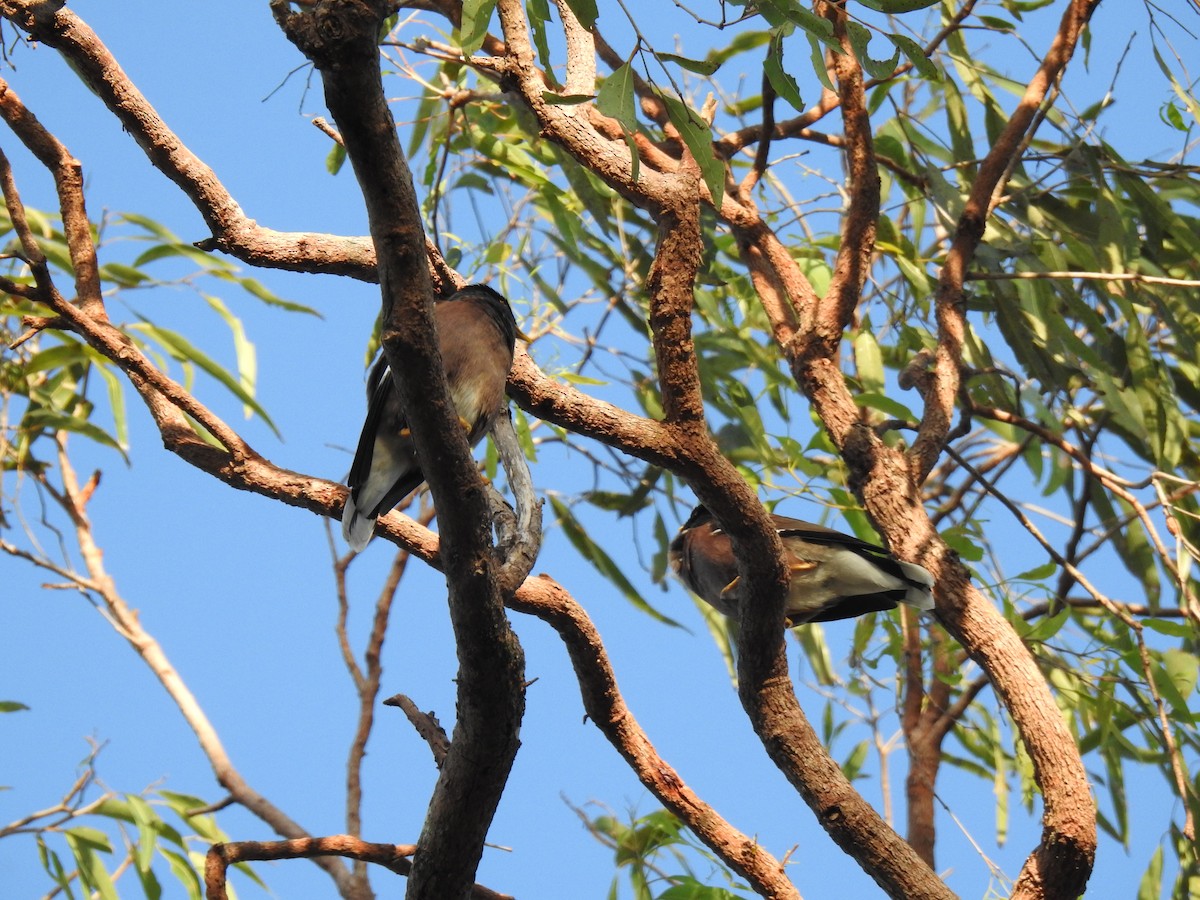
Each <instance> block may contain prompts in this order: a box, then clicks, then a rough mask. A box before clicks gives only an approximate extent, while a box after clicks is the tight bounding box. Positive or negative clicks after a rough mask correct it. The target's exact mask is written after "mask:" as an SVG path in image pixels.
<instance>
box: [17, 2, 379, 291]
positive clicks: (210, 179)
mask: <svg viewBox="0 0 1200 900" xmlns="http://www.w3.org/2000/svg"><path fill="white" fill-rule="evenodd" d="M0 15H2V16H4V17H5V18H7V19H9V20H10V21H12V22H13V23H14V24H16V25H17V26H19V27H20V28H22V29H24V30H25V31H26V32H28V34H29V36H30V38H32V39H33V40H36V41H39V42H41V43H44V44H47V45H48V46H50V47H53V48H54V49H55V50H57V51H58V52H60V53H61V54H62V55H63V56H64V57H65V58H66V59H67V60H68V61H69V62H70V63H71V66H72V67H73V68H74V69H75V71H76V72H77V73H79V76H80V77H81V78H82V79H83V81H84V83H85V84H86V85H87V86H88V87H89V88H91V90H92V92H93V93H95V94H96V95H97V96H98V97H99V98H100V99H101V101H103V103H104V105H105V106H106V107H108V109H109V110H110V111H111V112H112V114H113V115H114V116H116V117H117V119H118V120H119V121H120V122H121V125H122V127H124V129H125V131H127V132H128V133H129V135H130V136H131V137H132V138H133V139H134V140H135V141H136V142H137V144H138V146H139V147H141V148H142V151H143V152H144V153H145V154H146V156H147V157H148V158H149V160H150V163H151V165H153V166H154V167H155V168H156V169H158V170H159V171H160V172H162V173H163V174H164V175H166V176H167V177H168V178H169V179H171V181H173V182H175V184H176V185H178V186H179V189H180V190H181V191H183V193H184V195H185V196H186V197H188V199H190V200H191V201H192V203H193V204H194V205H195V207H196V209H197V210H198V211H199V213H200V215H201V216H202V217H203V218H204V221H205V224H207V225H208V227H209V228H210V229H211V230H212V237H211V238H209V239H207V240H205V241H201V242H200V243H199V244H198V246H199V247H200V248H201V249H203V250H222V251H224V252H226V253H228V254H230V255H231V256H234V257H236V258H238V259H240V260H242V261H243V262H246V263H249V264H251V265H255V266H262V267H266V268H274V269H286V270H288V271H303V272H324V273H328V274H332V275H348V276H350V277H352V278H357V279H360V280H362V281H372V280H374V279H375V277H376V276H375V253H374V249H373V247H372V245H371V241H370V239H369V238H365V237H335V236H332V235H328V234H317V233H312V232H284V231H275V230H273V229H270V228H263V227H262V226H260V225H259V224H258V223H257V222H255V221H254V219H252V218H250V217H248V216H247V215H246V214H245V212H244V211H243V210H242V208H241V206H239V205H238V203H237V202H236V201H235V200H234V199H233V196H232V195H231V194H230V193H229V191H228V190H226V189H225V186H224V185H223V184H222V183H221V180H220V179H219V178H218V177H217V174H216V173H215V172H214V171H213V170H212V169H211V168H210V167H209V166H208V165H206V164H205V163H204V162H203V161H202V160H201V159H200V158H199V157H197V156H196V155H195V154H194V153H192V151H191V150H189V149H188V147H187V145H185V144H184V143H183V141H182V140H181V139H180V138H179V136H178V135H176V134H175V133H174V132H173V131H172V130H171V129H170V128H168V127H167V124H166V123H165V122H164V121H163V120H162V119H161V118H160V117H159V115H158V113H157V112H156V111H155V109H154V107H153V106H151V105H150V103H149V102H148V101H147V100H146V98H145V96H143V95H142V93H141V92H140V91H139V90H138V89H137V87H136V86H135V85H134V84H133V82H132V81H130V80H129V77H128V76H127V75H126V74H125V72H124V71H123V70H122V69H121V66H120V64H119V63H118V62H117V60H116V59H115V58H114V57H113V55H112V54H111V53H110V52H109V50H108V48H107V47H106V46H105V45H104V42H103V41H101V40H100V38H99V37H98V36H97V35H96V33H95V32H94V31H92V29H91V28H90V27H89V26H88V25H87V23H86V22H84V21H83V20H82V19H80V18H79V17H78V16H77V15H76V14H75V13H74V12H73V11H72V10H71V9H69V8H67V7H66V6H64V5H63V4H62V3H55V2H47V0H0Z"/></svg>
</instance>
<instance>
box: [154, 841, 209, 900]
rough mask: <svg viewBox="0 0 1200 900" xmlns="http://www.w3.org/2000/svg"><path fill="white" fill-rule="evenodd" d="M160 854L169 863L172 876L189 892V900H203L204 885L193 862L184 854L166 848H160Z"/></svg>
mask: <svg viewBox="0 0 1200 900" xmlns="http://www.w3.org/2000/svg"><path fill="white" fill-rule="evenodd" d="M158 852H159V853H160V854H162V857H163V859H165V860H166V861H167V865H169V866H170V867H171V874H172V875H174V876H175V878H176V880H177V881H178V882H179V883H180V884H182V885H183V886H184V888H185V889H186V890H187V895H188V900H203V897H204V885H203V884H202V883H201V881H200V876H199V875H198V874H197V873H196V869H195V868H194V867H193V866H192V864H191V861H190V860H189V859H188V858H187V857H186V856H184V855H183V854H181V853H176V852H175V851H174V850H167V849H166V848H164V847H159V848H158Z"/></svg>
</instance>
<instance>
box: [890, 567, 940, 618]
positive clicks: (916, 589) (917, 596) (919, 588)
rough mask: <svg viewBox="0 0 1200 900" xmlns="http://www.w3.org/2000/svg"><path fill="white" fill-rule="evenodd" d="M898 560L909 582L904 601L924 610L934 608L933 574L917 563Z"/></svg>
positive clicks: (905, 578)
mask: <svg viewBox="0 0 1200 900" xmlns="http://www.w3.org/2000/svg"><path fill="white" fill-rule="evenodd" d="M897 562H899V563H900V569H901V570H902V571H903V572H904V580H905V581H907V582H908V591H907V592H906V593H905V595H904V601H903V602H904V603H907V604H908V605H909V606H912V607H914V608H916V609H919V610H921V611H923V612H928V611H929V610H931V609H933V576H932V575H930V574H929V570H928V569H925V568H923V567H922V566H918V565H917V564H916V563H910V562H904V561H902V560H897Z"/></svg>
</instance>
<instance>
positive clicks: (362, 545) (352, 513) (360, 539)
mask: <svg viewBox="0 0 1200 900" xmlns="http://www.w3.org/2000/svg"><path fill="white" fill-rule="evenodd" d="M374 533H375V520H374V519H373V518H371V517H368V516H366V515H364V514H363V513H361V512H360V511H359V509H358V506H357V504H355V502H354V494H353V492H351V493H349V494H347V495H346V506H345V508H344V509H343V510H342V537H344V538H345V539H346V543H347V544H349V545H350V549H351V550H353V551H354V552H355V553H361V552H362V551H363V550H365V549H366V546H367V544H368V543H370V540H371V536H372V535H373V534H374ZM922 571H924V570H923V569H922Z"/></svg>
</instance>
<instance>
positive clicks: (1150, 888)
mask: <svg viewBox="0 0 1200 900" xmlns="http://www.w3.org/2000/svg"><path fill="white" fill-rule="evenodd" d="M1162 873H1163V850H1162V847H1161V846H1158V847H1155V848H1154V852H1153V853H1152V854H1151V855H1150V864H1149V865H1148V866H1146V871H1145V872H1144V873H1143V874H1142V880H1141V881H1140V882H1139V883H1138V892H1137V900H1159V898H1160V897H1162Z"/></svg>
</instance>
